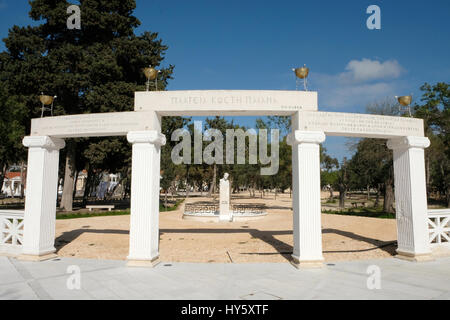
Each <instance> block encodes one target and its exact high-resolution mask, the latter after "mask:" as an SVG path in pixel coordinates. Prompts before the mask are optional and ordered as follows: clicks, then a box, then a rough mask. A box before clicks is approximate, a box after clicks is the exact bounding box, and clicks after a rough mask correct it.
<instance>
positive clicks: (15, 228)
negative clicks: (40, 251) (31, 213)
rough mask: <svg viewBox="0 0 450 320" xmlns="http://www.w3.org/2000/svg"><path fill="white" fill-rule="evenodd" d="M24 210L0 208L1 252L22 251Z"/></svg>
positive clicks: (18, 252)
mask: <svg viewBox="0 0 450 320" xmlns="http://www.w3.org/2000/svg"><path fill="white" fill-rule="evenodd" d="M23 225H24V212H23V211H16V210H0V253H4V254H12V255H17V254H20V253H21V252H22V241H23Z"/></svg>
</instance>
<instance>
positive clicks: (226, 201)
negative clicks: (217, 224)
mask: <svg viewBox="0 0 450 320" xmlns="http://www.w3.org/2000/svg"><path fill="white" fill-rule="evenodd" d="M228 177H229V174H228V173H225V174H224V175H223V178H222V179H220V186H219V188H220V190H219V191H220V204H219V220H220V221H233V211H232V210H230V180H228Z"/></svg>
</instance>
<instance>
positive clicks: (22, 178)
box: [20, 161, 27, 199]
mask: <svg viewBox="0 0 450 320" xmlns="http://www.w3.org/2000/svg"><path fill="white" fill-rule="evenodd" d="M25 181H27V169H26V168H25V162H23V161H21V162H20V197H21V198H22V199H23V198H24V196H25Z"/></svg>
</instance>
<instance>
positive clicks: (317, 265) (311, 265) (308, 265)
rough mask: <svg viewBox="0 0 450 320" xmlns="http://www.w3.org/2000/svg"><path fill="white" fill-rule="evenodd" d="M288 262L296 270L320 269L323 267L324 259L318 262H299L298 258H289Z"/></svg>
mask: <svg viewBox="0 0 450 320" xmlns="http://www.w3.org/2000/svg"><path fill="white" fill-rule="evenodd" d="M291 257H292V259H291V260H289V262H290V263H291V264H292V265H293V266H294V267H295V268H297V269H321V268H323V267H324V263H323V262H324V259H320V260H299V258H298V257H295V256H291Z"/></svg>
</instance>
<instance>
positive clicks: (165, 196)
mask: <svg viewBox="0 0 450 320" xmlns="http://www.w3.org/2000/svg"><path fill="white" fill-rule="evenodd" d="M167 193H168V190H167V189H166V192H165V195H164V207H166V208H167Z"/></svg>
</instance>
